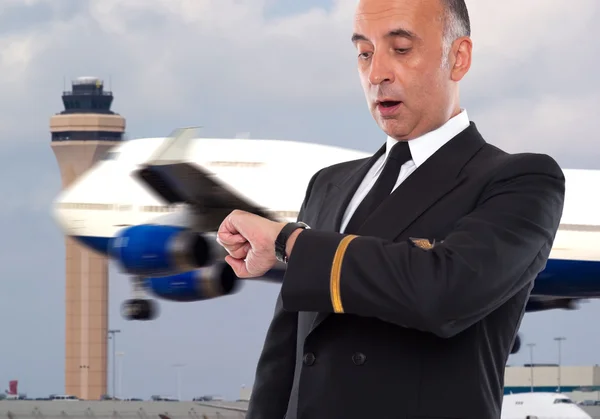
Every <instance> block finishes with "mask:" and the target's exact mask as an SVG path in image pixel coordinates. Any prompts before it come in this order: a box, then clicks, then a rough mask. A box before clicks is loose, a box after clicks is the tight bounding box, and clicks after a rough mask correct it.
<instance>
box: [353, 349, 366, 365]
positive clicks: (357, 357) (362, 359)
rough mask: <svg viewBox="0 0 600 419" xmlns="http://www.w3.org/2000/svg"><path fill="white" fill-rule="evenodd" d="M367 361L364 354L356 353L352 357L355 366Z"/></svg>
mask: <svg viewBox="0 0 600 419" xmlns="http://www.w3.org/2000/svg"><path fill="white" fill-rule="evenodd" d="M366 360H367V357H366V356H365V354H363V353H360V352H356V353H355V354H354V355H352V362H354V365H362V364H364V363H365V361H366Z"/></svg>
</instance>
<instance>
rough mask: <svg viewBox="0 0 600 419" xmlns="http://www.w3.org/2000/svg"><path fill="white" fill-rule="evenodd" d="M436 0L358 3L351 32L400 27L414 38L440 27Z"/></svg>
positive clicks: (377, 30)
mask: <svg viewBox="0 0 600 419" xmlns="http://www.w3.org/2000/svg"><path fill="white" fill-rule="evenodd" d="M442 11H443V8H442V4H441V1H440V0H360V1H359V3H358V6H357V7H356V12H355V14H354V30H355V32H359V33H365V32H371V35H372V36H376V35H378V32H382V33H387V32H388V31H391V30H395V29H398V28H402V29H405V30H408V31H411V32H413V33H415V34H417V35H420V34H423V33H425V32H428V31H430V30H432V29H435V30H437V29H438V28H441V22H442V19H441V17H442V15H443V14H442Z"/></svg>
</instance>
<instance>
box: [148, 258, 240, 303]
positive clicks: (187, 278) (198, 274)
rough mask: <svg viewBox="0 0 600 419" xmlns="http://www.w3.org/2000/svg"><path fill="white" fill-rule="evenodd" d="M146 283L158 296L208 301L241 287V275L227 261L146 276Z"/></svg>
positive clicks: (178, 299) (166, 298)
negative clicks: (184, 270)
mask: <svg viewBox="0 0 600 419" xmlns="http://www.w3.org/2000/svg"><path fill="white" fill-rule="evenodd" d="M144 282H145V283H144V288H145V289H146V290H148V292H150V293H152V294H154V295H155V296H156V297H158V298H161V299H164V300H170V301H179V302H186V301H201V300H208V299H211V298H216V297H221V296H224V295H229V294H233V293H235V292H237V291H238V290H239V281H238V277H237V276H236V275H235V273H234V272H233V269H232V268H231V266H229V265H228V264H227V263H224V262H221V263H216V264H213V265H210V266H206V267H203V268H200V269H196V270H194V271H189V272H184V273H181V274H176V275H170V276H163V277H151V278H146V279H145V280H144Z"/></svg>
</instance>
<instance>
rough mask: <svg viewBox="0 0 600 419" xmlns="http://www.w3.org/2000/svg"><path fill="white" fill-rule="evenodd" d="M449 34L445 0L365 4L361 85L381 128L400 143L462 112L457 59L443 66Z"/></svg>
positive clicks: (360, 19) (358, 32)
mask: <svg viewBox="0 0 600 419" xmlns="http://www.w3.org/2000/svg"><path fill="white" fill-rule="evenodd" d="M443 30H444V20H443V6H442V4H441V1H440V0H360V3H359V5H358V8H357V10H356V15H355V20H354V36H353V42H354V44H355V46H356V49H357V55H358V69H359V73H360V79H361V84H362V87H363V89H364V92H365V96H366V98H367V102H368V105H369V108H370V110H371V113H372V115H373V117H374V118H375V120H376V121H377V123H378V125H379V126H380V127H381V129H382V130H383V131H384V132H385V133H386V134H387V135H389V136H391V137H393V138H396V139H397V140H405V139H412V138H415V137H418V136H420V135H422V134H424V133H426V132H428V131H430V130H432V129H435V128H437V127H439V126H440V125H442V124H443V123H444V122H446V121H447V120H448V119H449V118H450V117H452V116H453V114H456V113H457V110H458V109H459V105H458V98H457V95H455V83H454V82H455V81H457V80H456V77H457V76H459V77H462V75H457V74H453V67H452V66H453V64H454V61H453V60H452V59H450V61H449V63H450V65H449V66H444V65H443ZM451 55H452V52H451ZM469 59H470V56H469ZM465 72H466V71H465ZM453 79H454V80H453Z"/></svg>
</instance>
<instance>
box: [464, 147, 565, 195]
mask: <svg viewBox="0 0 600 419" xmlns="http://www.w3.org/2000/svg"><path fill="white" fill-rule="evenodd" d="M480 154H481V155H480V156H478V158H476V159H474V160H475V161H472V162H471V163H473V165H472V166H473V167H471V168H470V169H467V173H466V174H467V176H468V177H469V178H471V179H473V180H474V181H475V182H476V183H478V184H479V185H480V188H482V189H480V190H481V195H480V198H479V199H480V202H481V201H486V200H487V199H488V198H490V197H493V196H498V195H503V194H506V193H519V194H525V195H527V196H538V197H545V198H543V199H547V198H548V197H549V196H552V197H553V198H552V199H553V200H554V199H557V200H558V201H560V200H564V195H565V183H566V182H565V175H564V173H563V170H562V169H561V167H560V166H559V164H558V163H557V162H556V160H555V159H554V158H553V157H551V156H550V155H548V154H543V153H507V152H505V151H503V150H501V149H499V148H497V147H495V146H492V145H489V144H486V145H485V146H484V147H483V149H482V150H481V153H480ZM475 179H478V180H475Z"/></svg>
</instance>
